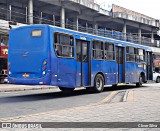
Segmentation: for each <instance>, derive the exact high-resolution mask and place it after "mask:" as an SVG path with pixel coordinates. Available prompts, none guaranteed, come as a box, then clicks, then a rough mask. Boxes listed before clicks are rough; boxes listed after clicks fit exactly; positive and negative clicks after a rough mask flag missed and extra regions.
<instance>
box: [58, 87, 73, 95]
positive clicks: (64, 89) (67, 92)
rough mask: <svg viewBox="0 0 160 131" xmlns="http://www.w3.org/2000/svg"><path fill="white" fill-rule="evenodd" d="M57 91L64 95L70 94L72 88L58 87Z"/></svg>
mask: <svg viewBox="0 0 160 131" xmlns="http://www.w3.org/2000/svg"><path fill="white" fill-rule="evenodd" d="M59 89H60V90H61V91H62V92H63V93H65V94H70V93H72V92H73V91H74V88H65V87H59Z"/></svg>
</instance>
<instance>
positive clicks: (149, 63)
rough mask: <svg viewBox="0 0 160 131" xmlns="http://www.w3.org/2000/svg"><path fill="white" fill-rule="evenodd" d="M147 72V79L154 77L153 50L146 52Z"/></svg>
mask: <svg viewBox="0 0 160 131" xmlns="http://www.w3.org/2000/svg"><path fill="white" fill-rule="evenodd" d="M146 72H147V80H152V79H153V56H152V53H151V52H148V51H147V52H146Z"/></svg>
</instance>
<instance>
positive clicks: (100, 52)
mask: <svg viewBox="0 0 160 131" xmlns="http://www.w3.org/2000/svg"><path fill="white" fill-rule="evenodd" d="M93 59H99V60H101V59H104V49H103V42H102V41H97V40H94V41H93Z"/></svg>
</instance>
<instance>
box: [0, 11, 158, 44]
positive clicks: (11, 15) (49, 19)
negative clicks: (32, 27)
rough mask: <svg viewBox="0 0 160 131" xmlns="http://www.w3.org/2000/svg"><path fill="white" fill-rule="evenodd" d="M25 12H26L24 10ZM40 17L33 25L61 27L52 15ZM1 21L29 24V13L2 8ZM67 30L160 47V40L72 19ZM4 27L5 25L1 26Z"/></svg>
mask: <svg viewBox="0 0 160 131" xmlns="http://www.w3.org/2000/svg"><path fill="white" fill-rule="evenodd" d="M23 11H24V10H23ZM42 14H43V13H41V15H39V12H34V13H33V23H34V24H49V25H54V26H59V27H60V26H61V25H62V24H61V22H60V18H56V20H55V16H54V15H52V14H45V13H44V14H43V15H42ZM0 19H3V20H6V21H14V22H18V23H23V24H28V19H29V17H28V14H27V13H24V14H23V13H20V12H17V11H12V10H7V9H5V8H0ZM64 25H65V28H67V29H72V30H78V31H81V32H85V33H90V34H94V35H99V36H103V37H109V38H114V39H117V40H122V41H127V42H133V43H137V44H142V45H147V46H152V47H160V44H159V41H158V40H152V39H151V38H147V37H139V36H136V35H132V34H124V33H122V32H119V31H114V30H105V29H94V28H92V27H88V26H83V25H80V24H79V25H78V27H77V25H76V23H75V22H73V21H72V20H70V19H66V21H65V23H64ZM1 26H3V25H1Z"/></svg>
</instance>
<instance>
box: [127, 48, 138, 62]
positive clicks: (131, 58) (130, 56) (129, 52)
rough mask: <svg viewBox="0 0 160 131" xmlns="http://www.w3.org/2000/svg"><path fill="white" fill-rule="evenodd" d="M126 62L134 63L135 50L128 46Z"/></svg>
mask: <svg viewBox="0 0 160 131" xmlns="http://www.w3.org/2000/svg"><path fill="white" fill-rule="evenodd" d="M126 61H130V62H135V61H136V48H134V47H130V46H127V47H126Z"/></svg>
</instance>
